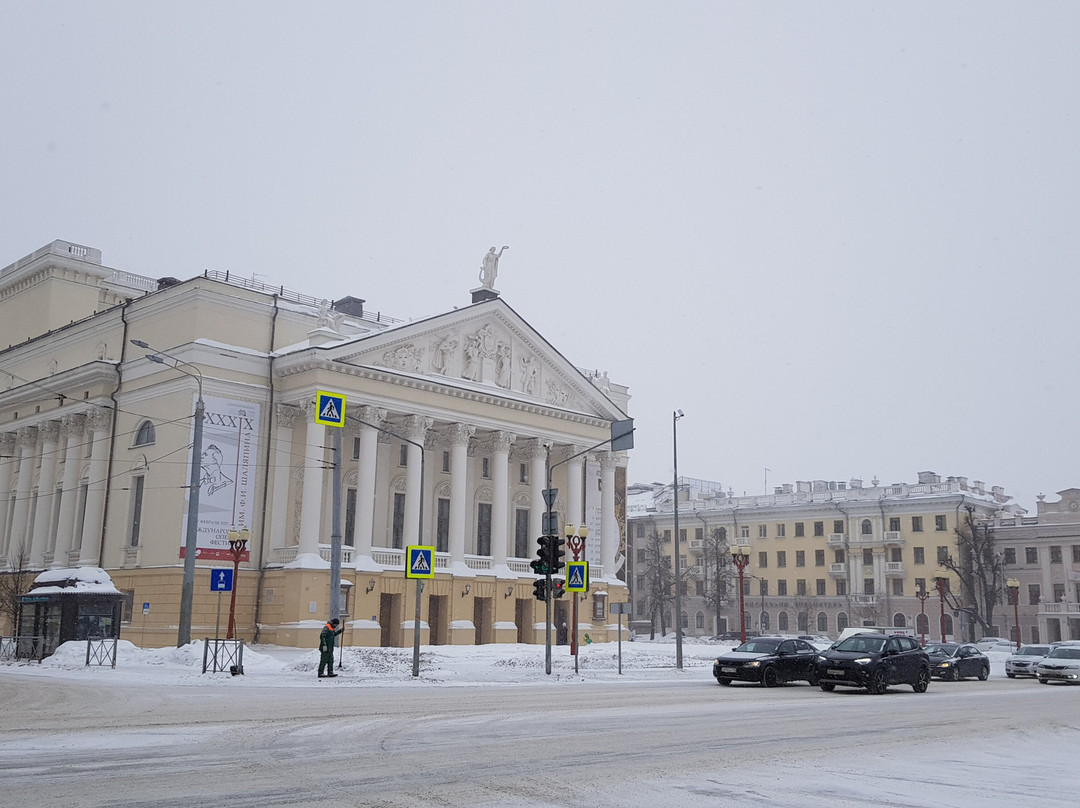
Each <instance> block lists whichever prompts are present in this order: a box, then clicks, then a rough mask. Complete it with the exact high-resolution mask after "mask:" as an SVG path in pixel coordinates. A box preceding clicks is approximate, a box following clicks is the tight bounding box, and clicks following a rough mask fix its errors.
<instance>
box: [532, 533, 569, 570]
mask: <svg viewBox="0 0 1080 808" xmlns="http://www.w3.org/2000/svg"><path fill="white" fill-rule="evenodd" d="M536 541H537V542H538V543H539V544H540V552H539V553H538V555H539V556H540V560H541V561H542V562H544V563H545V564H547V568H548V572H549V573H556V572H558V571H559V570H561V569H562V568H563V562H562V560H561V559H562V557H563V556H564V555H566V552H565V551H564V550H563V544H565V543H566V540H565V539H564V538H563V537H562V536H541V537H540V538H539V539H537V540H536Z"/></svg>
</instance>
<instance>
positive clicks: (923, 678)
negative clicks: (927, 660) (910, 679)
mask: <svg viewBox="0 0 1080 808" xmlns="http://www.w3.org/2000/svg"><path fill="white" fill-rule="evenodd" d="M928 687H930V671H928V670H927V669H926V668H920V669H919V675H918V676H917V677H916V678H915V684H913V685H912V686H911V689H912V690H914V691H915V692H916V693H925V692H926V689H927V688H928Z"/></svg>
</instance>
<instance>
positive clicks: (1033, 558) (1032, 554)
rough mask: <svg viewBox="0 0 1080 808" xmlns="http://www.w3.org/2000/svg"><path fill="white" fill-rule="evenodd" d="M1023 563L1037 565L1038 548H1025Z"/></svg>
mask: <svg viewBox="0 0 1080 808" xmlns="http://www.w3.org/2000/svg"><path fill="white" fill-rule="evenodd" d="M1024 561H1026V562H1027V563H1028V564H1038V563H1039V548H1038V547H1025V548H1024Z"/></svg>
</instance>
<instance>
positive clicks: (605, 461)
mask: <svg viewBox="0 0 1080 808" xmlns="http://www.w3.org/2000/svg"><path fill="white" fill-rule="evenodd" d="M596 460H597V462H598V463H599V464H600V471H602V472H603V473H605V474H606V473H608V472H611V471H615V469H616V468H618V466H619V458H618V457H616V456H615V453H614V452H597V453H596Z"/></svg>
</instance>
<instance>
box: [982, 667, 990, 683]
mask: <svg viewBox="0 0 1080 808" xmlns="http://www.w3.org/2000/svg"><path fill="white" fill-rule="evenodd" d="M989 678H990V666H989V665H983V666H982V668H980V669H979V681H980V682H985V681H986V680H987V679H989Z"/></svg>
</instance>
